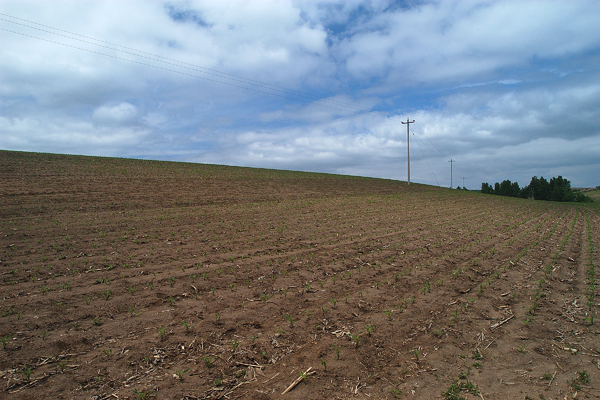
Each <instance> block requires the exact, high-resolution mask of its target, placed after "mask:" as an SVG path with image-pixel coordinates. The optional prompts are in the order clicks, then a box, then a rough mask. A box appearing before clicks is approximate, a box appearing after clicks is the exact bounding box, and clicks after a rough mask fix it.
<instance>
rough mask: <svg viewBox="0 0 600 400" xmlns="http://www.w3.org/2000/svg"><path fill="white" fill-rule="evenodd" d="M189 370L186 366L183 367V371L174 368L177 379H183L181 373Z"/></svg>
mask: <svg viewBox="0 0 600 400" xmlns="http://www.w3.org/2000/svg"><path fill="white" fill-rule="evenodd" d="M189 370H190V369H189V368H187V369H185V370H183V371H181V370H178V369H176V370H175V376H176V377H177V379H179V381H183V375H184V374H185V373H187V372H188V371H189Z"/></svg>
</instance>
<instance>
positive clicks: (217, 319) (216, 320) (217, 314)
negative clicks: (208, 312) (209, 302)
mask: <svg viewBox="0 0 600 400" xmlns="http://www.w3.org/2000/svg"><path fill="white" fill-rule="evenodd" d="M220 318H221V315H220V314H219V312H218V311H215V322H218V321H219V319H220Z"/></svg>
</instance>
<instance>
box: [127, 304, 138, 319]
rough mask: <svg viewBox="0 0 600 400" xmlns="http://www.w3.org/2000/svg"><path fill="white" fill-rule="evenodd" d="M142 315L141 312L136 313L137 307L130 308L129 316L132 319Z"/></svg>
mask: <svg viewBox="0 0 600 400" xmlns="http://www.w3.org/2000/svg"><path fill="white" fill-rule="evenodd" d="M138 315H140V313H139V312H135V305H134V306H133V307H129V316H130V317H135V316H138Z"/></svg>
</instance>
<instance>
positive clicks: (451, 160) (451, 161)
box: [448, 159, 456, 189]
mask: <svg viewBox="0 0 600 400" xmlns="http://www.w3.org/2000/svg"><path fill="white" fill-rule="evenodd" d="M448 162H449V163H450V189H452V163H453V162H456V160H453V159H450V161H448Z"/></svg>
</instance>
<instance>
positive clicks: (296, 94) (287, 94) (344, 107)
mask: <svg viewBox="0 0 600 400" xmlns="http://www.w3.org/2000/svg"><path fill="white" fill-rule="evenodd" d="M0 15H2V16H5V17H9V18H13V19H16V20H20V21H24V22H27V23H29V24H34V25H39V26H43V27H45V28H49V29H53V30H56V31H58V32H63V33H67V34H69V35H73V36H79V37H81V38H85V39H88V40H93V41H95V42H99V43H105V44H108V45H110V46H114V47H109V46H106V45H103V44H98V43H93V42H90V41H88V40H83V39H78V38H76V37H72V36H67V35H63V34H60V33H56V32H52V31H48V30H45V29H41V28H37V27H34V26H29V25H25V24H22V23H19V22H15V21H11V20H7V19H5V18H0V20H1V21H5V22H9V23H12V24H16V25H20V26H23V27H26V28H29V29H35V30H38V31H42V32H46V33H50V34H52V35H56V36H61V37H64V38H67V39H70V40H76V41H79V42H83V43H87V44H91V45H93V46H98V47H103V48H106V49H110V50H114V51H119V52H122V53H125V54H129V55H133V56H136V57H141V58H145V59H148V60H152V61H156V62H160V63H164V64H167V65H171V66H175V67H178V68H183V69H188V70H192V71H196V72H202V73H203V74H207V75H211V76H214V77H217V78H220V79H225V80H230V81H233V82H238V83H242V84H245V85H251V86H255V87H258V88H260V89H264V90H256V89H255V88H251V87H247V86H241V85H236V84H231V83H227V82H223V81H220V80H214V79H209V78H205V77H201V76H197V75H191V74H185V73H181V72H179V71H174V70H171V69H168V68H163V67H156V66H154V65H151V64H145V63H141V62H137V61H134V60H129V59H125V58H122V57H116V56H112V55H109V54H106V53H101V52H97V51H93V50H89V49H84V48H81V47H77V46H72V45H68V44H65V43H60V42H56V41H53V40H48V39H44V38H39V37H36V36H33V35H28V34H23V33H20V32H16V31H11V30H8V29H3V28H0V29H1V30H3V31H6V32H11V33H15V34H19V35H23V36H26V37H30V38H34V39H38V40H43V41H47V42H50V43H54V44H59V45H63V46H67V47H71V48H75V49H78V50H83V51H88V52H91V53H95V54H99V55H104V56H108V57H113V58H116V59H119V60H124V61H130V62H135V63H138V64H141V65H146V66H150V67H155V68H159V69H163V70H166V71H172V72H178V73H181V74H183V75H188V76H194V77H197V78H201V79H205V80H208V81H212V82H218V83H222V84H228V85H230V86H234V87H239V88H243V89H247V90H253V91H255V92H259V93H263V94H270V95H273V96H278V97H282V98H286V99H290V100H299V101H303V102H306V103H310V102H313V101H316V102H319V104H320V105H322V106H325V107H328V108H333V109H337V110H341V111H350V112H357V111H362V112H368V111H370V110H369V109H366V108H364V107H360V106H355V105H352V104H349V103H344V102H340V101H337V100H332V99H323V98H321V97H318V96H316V95H312V94H309V93H305V92H300V91H297V90H293V89H288V88H285V87H282V86H277V85H273V84H270V83H266V82H261V81H257V80H253V79H249V78H244V77H241V76H238V75H233V74H229V73H226V72H221V71H218V70H214V69H210V68H206V67H202V66H199V65H195V64H191V63H187V62H184V61H179V60H176V59H173V58H169V57H165V56H161V55H157V54H153V53H149V52H146V51H142V50H137V49H134V48H131V47H127V46H123V45H119V44H115V43H111V42H107V41H104V40H100V39H95V38H92V37H89V36H85V35H80V34H77V33H74V32H69V31H66V30H63V29H59V28H54V27H51V26H48V25H44V24H39V23H37V22H34V21H29V20H26V19H23V18H18V17H14V16H11V15H8V14H4V13H0ZM115 47H118V48H115ZM121 49H126V50H129V51H125V50H121ZM143 54H146V55H143ZM165 60H167V61H165ZM265 90H268V92H267V91H265ZM273 92H280V93H278V94H277V93H273ZM282 93H283V94H282Z"/></svg>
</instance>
